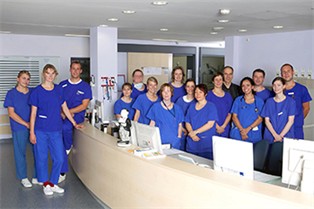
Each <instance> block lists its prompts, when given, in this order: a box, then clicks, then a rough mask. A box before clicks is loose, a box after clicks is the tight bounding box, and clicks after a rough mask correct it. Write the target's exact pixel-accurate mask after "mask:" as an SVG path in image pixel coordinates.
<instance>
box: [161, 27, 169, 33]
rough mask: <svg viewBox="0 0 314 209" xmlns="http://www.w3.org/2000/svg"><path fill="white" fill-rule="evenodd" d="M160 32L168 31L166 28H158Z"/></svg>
mask: <svg viewBox="0 0 314 209" xmlns="http://www.w3.org/2000/svg"><path fill="white" fill-rule="evenodd" d="M160 31H162V32H166V31H168V28H160Z"/></svg>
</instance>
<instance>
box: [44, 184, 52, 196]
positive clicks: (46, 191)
mask: <svg viewBox="0 0 314 209" xmlns="http://www.w3.org/2000/svg"><path fill="white" fill-rule="evenodd" d="M51 188H52V187H51V186H50V185H47V186H43V190H44V193H45V195H53V191H52V189H51Z"/></svg>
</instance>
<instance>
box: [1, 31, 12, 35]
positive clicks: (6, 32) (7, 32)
mask: <svg viewBox="0 0 314 209" xmlns="http://www.w3.org/2000/svg"><path fill="white" fill-rule="evenodd" d="M0 33H3V34H9V33H11V31H3V30H2V31H0Z"/></svg>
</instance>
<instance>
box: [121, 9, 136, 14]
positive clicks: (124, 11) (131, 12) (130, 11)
mask: <svg viewBox="0 0 314 209" xmlns="http://www.w3.org/2000/svg"><path fill="white" fill-rule="evenodd" d="M122 13H123V14H134V13H135V11H134V10H123V11H122Z"/></svg>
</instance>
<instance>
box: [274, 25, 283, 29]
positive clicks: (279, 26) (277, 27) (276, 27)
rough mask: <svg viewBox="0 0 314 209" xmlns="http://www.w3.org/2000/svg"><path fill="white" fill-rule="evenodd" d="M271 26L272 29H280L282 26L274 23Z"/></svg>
mask: <svg viewBox="0 0 314 209" xmlns="http://www.w3.org/2000/svg"><path fill="white" fill-rule="evenodd" d="M273 28H274V29H281V28H283V26H282V25H275V26H273Z"/></svg>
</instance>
